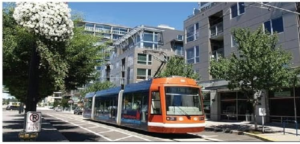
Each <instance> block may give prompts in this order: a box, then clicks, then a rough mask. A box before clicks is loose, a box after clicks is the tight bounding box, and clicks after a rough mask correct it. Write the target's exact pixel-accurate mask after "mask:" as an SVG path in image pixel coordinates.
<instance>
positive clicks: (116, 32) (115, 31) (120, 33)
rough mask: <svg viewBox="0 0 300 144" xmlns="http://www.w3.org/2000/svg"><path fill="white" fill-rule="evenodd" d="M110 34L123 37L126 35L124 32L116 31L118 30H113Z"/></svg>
mask: <svg viewBox="0 0 300 144" xmlns="http://www.w3.org/2000/svg"><path fill="white" fill-rule="evenodd" d="M112 33H113V34H118V35H124V34H126V33H127V32H124V31H118V30H113V31H112Z"/></svg>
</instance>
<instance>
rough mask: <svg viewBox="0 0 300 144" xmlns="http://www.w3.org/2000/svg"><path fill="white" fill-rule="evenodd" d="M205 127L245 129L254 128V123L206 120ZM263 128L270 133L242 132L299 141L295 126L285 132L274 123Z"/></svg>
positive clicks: (257, 136)
mask: <svg viewBox="0 0 300 144" xmlns="http://www.w3.org/2000/svg"><path fill="white" fill-rule="evenodd" d="M258 127H259V129H261V128H262V125H258ZM206 128H207V129H209V128H220V129H230V130H237V131H245V130H249V129H250V130H251V129H254V124H251V123H249V122H219V121H209V120H207V121H206ZM265 129H267V130H268V131H272V133H263V134H252V133H249V132H244V134H247V135H250V136H253V137H256V138H260V139H263V140H265V141H295V142H296V141H300V135H299V133H300V130H299V128H298V136H296V130H295V128H294V129H293V128H286V129H285V134H284V133H283V128H282V127H280V126H276V125H274V124H266V125H265Z"/></svg>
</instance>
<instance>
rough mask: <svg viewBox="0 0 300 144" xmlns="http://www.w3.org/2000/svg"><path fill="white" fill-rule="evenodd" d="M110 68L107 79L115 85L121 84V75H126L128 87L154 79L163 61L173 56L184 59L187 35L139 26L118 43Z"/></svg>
mask: <svg viewBox="0 0 300 144" xmlns="http://www.w3.org/2000/svg"><path fill="white" fill-rule="evenodd" d="M113 45H114V52H113V53H112V54H111V60H110V63H111V65H110V67H109V68H108V67H107V69H109V71H107V73H106V76H107V77H109V78H110V81H111V82H112V83H114V84H115V85H117V86H118V85H120V84H121V80H122V79H121V77H122V75H121V72H122V71H125V76H124V81H123V82H124V84H129V83H136V82H140V81H143V80H147V79H150V78H152V77H153V76H154V75H155V73H156V72H157V70H158V69H159V67H160V66H161V61H162V60H164V59H167V58H168V57H170V56H173V55H178V56H183V31H179V30H175V29H174V28H170V27H167V26H158V27H151V26H144V25H141V26H137V27H135V28H133V29H132V30H131V31H130V32H129V33H127V34H125V35H124V36H123V37H121V38H120V39H118V40H117V41H115V42H114V44H113Z"/></svg>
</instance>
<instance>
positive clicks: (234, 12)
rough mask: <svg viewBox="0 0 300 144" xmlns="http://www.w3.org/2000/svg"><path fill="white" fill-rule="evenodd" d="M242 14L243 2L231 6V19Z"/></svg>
mask: <svg viewBox="0 0 300 144" xmlns="http://www.w3.org/2000/svg"><path fill="white" fill-rule="evenodd" d="M243 13H245V6H244V2H239V3H237V4H234V5H232V6H231V18H235V17H237V16H239V15H241V14H243Z"/></svg>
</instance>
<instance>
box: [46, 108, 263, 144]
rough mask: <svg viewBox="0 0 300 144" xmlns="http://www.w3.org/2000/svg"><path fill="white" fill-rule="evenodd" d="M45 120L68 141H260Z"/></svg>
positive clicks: (52, 115) (54, 117) (59, 115)
mask: <svg viewBox="0 0 300 144" xmlns="http://www.w3.org/2000/svg"><path fill="white" fill-rule="evenodd" d="M42 113H43V116H44V119H45V120H47V121H49V122H50V123H51V124H52V125H53V127H55V128H57V129H58V131H59V132H60V133H62V134H63V135H64V136H65V137H66V138H67V139H68V140H69V141H178V142H184V141H185V142H188V141H190V142H191V141H261V140H259V139H256V138H252V137H249V136H246V135H235V134H227V133H215V132H202V133H198V134H181V135H175V134H153V133H148V132H143V131H136V130H132V129H125V128H119V127H116V126H113V125H107V124H103V123H100V122H95V121H90V120H87V119H84V118H83V117H82V116H81V115H74V114H71V113H64V112H56V111H53V110H45V111H42Z"/></svg>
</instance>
